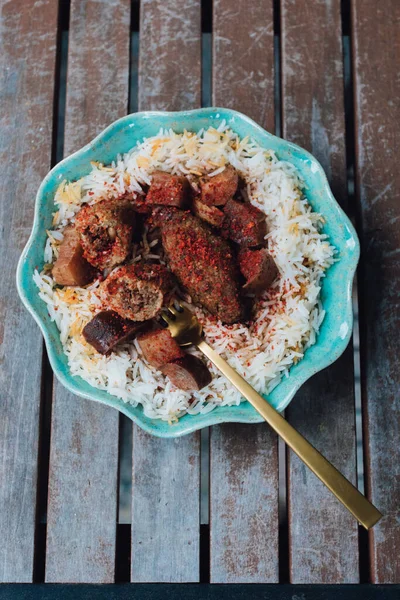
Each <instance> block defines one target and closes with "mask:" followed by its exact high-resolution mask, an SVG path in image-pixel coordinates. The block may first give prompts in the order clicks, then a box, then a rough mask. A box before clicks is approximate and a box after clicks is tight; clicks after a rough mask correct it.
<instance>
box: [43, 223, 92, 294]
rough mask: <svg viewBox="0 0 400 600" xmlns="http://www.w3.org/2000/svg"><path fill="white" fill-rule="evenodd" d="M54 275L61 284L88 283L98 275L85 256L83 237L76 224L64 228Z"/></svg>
mask: <svg viewBox="0 0 400 600" xmlns="http://www.w3.org/2000/svg"><path fill="white" fill-rule="evenodd" d="M53 277H54V280H55V281H56V283H58V284H59V285H86V284H87V283H90V282H91V281H93V279H94V278H95V277H96V271H95V269H93V267H92V266H91V265H90V264H89V263H88V262H87V260H86V259H85V258H84V256H83V248H82V244H81V237H80V235H79V233H78V232H77V230H76V229H75V227H74V226H71V225H70V226H69V227H66V228H65V229H64V239H63V241H62V242H61V244H60V246H59V253H58V258H57V260H56V262H55V263H54V266H53Z"/></svg>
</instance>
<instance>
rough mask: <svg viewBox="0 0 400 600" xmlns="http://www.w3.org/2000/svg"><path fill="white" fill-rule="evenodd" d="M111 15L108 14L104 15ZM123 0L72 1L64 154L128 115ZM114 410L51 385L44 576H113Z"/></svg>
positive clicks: (101, 579)
mask: <svg viewBox="0 0 400 600" xmlns="http://www.w3.org/2000/svg"><path fill="white" fill-rule="evenodd" d="M110 14H112V18H110ZM129 29H130V1H129V0H112V1H111V2H110V1H105V0H103V1H99V0H73V1H72V5H71V22H70V38H69V53H68V82H67V100H66V117H65V153H70V152H72V151H74V150H77V149H78V148H79V146H82V145H83V144H85V143H87V142H88V141H89V140H90V139H91V138H93V137H94V136H95V135H96V134H97V133H99V132H100V131H101V130H102V129H103V128H104V127H105V126H106V125H108V124H109V123H111V122H112V121H113V120H115V119H116V118H118V117H122V116H123V115H124V114H126V111H127V106H128V75H129V36H130V33H129ZM118 421H119V415H118V412H117V411H115V410H113V409H111V408H108V407H105V406H101V405H100V404H96V403H93V402H89V401H86V400H83V399H82V398H76V397H74V396H72V395H71V394H70V393H68V392H67V391H66V390H65V389H64V388H63V387H62V386H61V385H60V384H58V383H56V384H55V387H54V402H53V414H52V434H51V449H50V475H49V501H48V525H47V554H46V581H48V582H76V583H81V582H87V583H106V582H113V581H114V567H115V542H116V519H117V499H118V494H117V488H118Z"/></svg>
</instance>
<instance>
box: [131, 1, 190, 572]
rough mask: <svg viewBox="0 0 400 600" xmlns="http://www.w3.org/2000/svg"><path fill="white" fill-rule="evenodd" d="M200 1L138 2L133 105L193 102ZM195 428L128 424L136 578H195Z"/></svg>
mask: <svg viewBox="0 0 400 600" xmlns="http://www.w3.org/2000/svg"><path fill="white" fill-rule="evenodd" d="M200 9H201V4H200V0H189V1H188V2H186V1H185V2H184V1H183V0H178V1H175V0H151V1H149V0H145V1H143V2H142V3H141V25H140V27H141V30H140V31H141V33H140V48H139V64H140V68H139V110H147V109H152V110H184V109H189V108H197V107H198V106H199V105H200V97H201V93H200V92H201V74H200V65H201V39H200ZM199 453H200V435H199V433H198V432H197V433H194V434H193V435H189V436H185V437H183V438H181V439H175V440H173V439H170V440H162V439H159V438H153V437H151V436H149V435H148V434H146V433H144V432H143V431H142V430H141V429H139V428H138V427H136V426H134V427H133V458H132V465H133V466H132V469H133V484H132V558H131V580H132V581H135V582H160V583H162V582H196V581H199V561H200V559H199V535H200V455H199Z"/></svg>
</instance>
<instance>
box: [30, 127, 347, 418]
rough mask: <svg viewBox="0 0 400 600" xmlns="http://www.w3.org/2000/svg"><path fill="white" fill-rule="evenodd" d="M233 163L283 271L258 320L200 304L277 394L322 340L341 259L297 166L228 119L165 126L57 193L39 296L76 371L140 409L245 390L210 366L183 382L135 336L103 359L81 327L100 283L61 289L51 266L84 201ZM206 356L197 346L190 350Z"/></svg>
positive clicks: (220, 341)
mask: <svg viewBox="0 0 400 600" xmlns="http://www.w3.org/2000/svg"><path fill="white" fill-rule="evenodd" d="M227 163H230V164H232V165H233V166H234V167H235V168H236V169H237V170H238V172H239V173H240V175H241V176H242V177H243V178H244V179H245V181H246V183H247V195H248V198H249V199H250V201H251V202H252V203H253V204H254V205H255V206H257V207H258V208H260V209H262V210H263V211H264V212H265V214H266V218H267V224H268V231H269V233H268V235H267V244H268V249H269V251H270V253H271V254H272V256H273V257H274V259H275V262H276V264H277V266H278V268H279V271H280V278H279V279H278V280H277V281H276V283H275V284H274V287H273V288H271V289H270V290H268V291H267V292H266V293H265V294H264V295H263V296H262V297H261V298H260V299H259V300H258V301H257V304H256V311H255V317H254V319H253V321H252V322H251V324H250V326H249V327H247V326H245V325H243V324H235V325H229V326H226V325H222V324H221V323H220V322H216V321H215V319H211V318H209V317H208V316H207V315H206V314H205V313H204V312H203V311H202V310H201V309H200V308H198V307H196V308H195V311H196V314H197V315H198V317H199V319H200V320H201V321H202V322H203V324H204V331H205V335H206V339H207V341H208V342H209V343H210V344H211V346H213V347H214V348H215V349H216V350H217V352H219V353H220V354H221V355H222V356H223V357H224V358H226V359H227V360H228V362H229V363H230V364H231V365H232V367H234V368H235V369H236V370H237V371H239V373H241V374H242V375H243V376H244V377H245V378H246V379H247V380H248V381H249V382H250V383H251V384H252V385H253V386H254V387H255V388H256V390H258V391H259V392H263V393H268V392H270V391H271V390H272V389H273V388H274V387H275V386H277V385H278V384H279V382H280V381H281V378H282V377H285V376H287V375H288V372H289V369H290V367H291V365H293V364H294V363H295V362H297V361H298V360H300V359H301V358H302V357H303V353H304V351H305V349H306V348H307V347H309V346H310V345H312V344H314V343H315V341H316V336H317V334H318V330H319V327H320V325H321V323H322V320H323V318H324V310H323V308H322V306H321V304H320V301H319V293H320V285H321V278H322V277H324V274H325V271H326V269H327V268H328V267H329V266H330V265H331V264H332V263H333V261H334V252H335V251H334V248H333V247H332V246H331V245H330V244H329V241H328V239H327V236H326V235H324V234H323V233H321V227H322V224H323V218H322V217H321V215H319V214H317V213H315V212H313V211H312V210H311V207H310V205H309V204H308V202H307V200H306V198H305V196H304V194H303V191H302V190H303V188H304V184H303V182H302V181H301V180H300V178H299V175H298V173H297V172H296V170H295V168H294V166H293V165H292V164H290V163H287V162H284V161H281V160H279V158H278V157H277V156H276V155H275V154H274V152H272V151H271V150H268V149H264V148H261V147H260V146H258V145H257V144H256V143H255V142H254V141H252V140H251V139H249V138H248V137H246V138H244V139H239V137H238V136H237V135H236V134H235V133H234V132H233V131H232V130H230V129H229V128H227V127H226V125H225V123H222V124H221V125H220V127H219V128H218V129H217V130H216V129H214V128H210V129H208V130H206V131H200V132H198V133H197V134H194V133H192V132H185V133H183V134H177V133H174V132H173V131H172V130H161V131H160V132H159V134H158V135H157V136H155V137H152V138H148V139H145V140H144V141H143V142H142V143H138V144H137V146H136V147H134V148H133V149H132V150H131V151H130V152H128V153H127V154H125V155H124V156H118V157H117V158H116V160H115V161H114V162H113V163H112V164H111V165H110V166H107V167H105V166H103V165H101V164H92V167H93V168H92V171H91V172H90V173H89V175H87V176H86V177H83V178H82V179H80V180H79V181H76V182H67V181H63V182H62V183H61V185H60V186H59V188H58V190H57V192H56V194H55V198H54V203H55V208H56V212H55V213H54V215H53V229H52V230H51V231H48V232H47V233H48V239H47V242H46V246H45V249H44V262H45V266H44V269H43V271H42V272H41V273H39V272H38V271H35V274H34V280H35V282H36V284H37V286H38V288H39V290H40V291H39V295H40V297H41V298H42V300H43V301H44V302H46V304H47V307H48V311H49V315H50V317H51V318H52V320H54V321H55V323H56V325H57V327H58V329H59V330H60V339H61V342H62V344H63V347H64V351H65V353H66V355H67V357H68V363H69V367H70V370H71V374H72V375H79V376H80V377H82V378H83V379H85V380H86V381H87V382H89V383H90V384H91V385H92V386H94V387H96V388H100V389H103V390H107V391H108V392H109V393H110V394H112V395H114V396H117V397H118V398H121V399H122V400H123V401H124V402H129V403H131V404H132V405H134V406H136V405H137V404H141V405H142V406H143V409H144V412H145V414H146V415H147V416H149V417H152V418H159V419H163V420H166V421H170V422H172V421H174V420H176V419H177V418H179V417H180V416H181V415H183V414H185V413H190V414H197V413H206V412H209V411H210V410H212V409H213V408H214V407H215V406H217V405H235V404H239V403H240V401H241V397H240V394H239V393H238V392H237V391H236V390H235V389H234V388H233V387H232V386H231V385H230V384H229V383H228V382H227V381H226V379H225V378H224V377H223V376H222V375H220V374H219V373H218V371H217V370H216V369H215V368H214V367H213V366H212V365H211V364H210V363H208V366H209V368H210V370H211V372H212V375H213V379H212V382H211V384H210V385H209V386H208V387H206V388H204V389H203V390H201V391H200V392H196V393H188V392H183V391H181V390H179V389H176V388H175V387H174V386H173V385H172V384H171V383H170V381H169V380H168V379H167V378H165V377H164V376H163V375H162V374H161V373H160V372H159V371H157V370H155V369H154V368H152V367H150V366H149V365H148V363H147V362H146V361H145V360H144V358H143V356H142V355H141V352H140V348H139V345H138V344H137V342H136V341H133V342H131V343H129V344H125V345H124V346H121V347H119V348H118V350H116V351H115V352H112V353H111V355H110V356H102V355H100V354H98V353H97V352H95V350H94V349H93V348H92V347H91V346H90V345H88V344H87V343H86V342H85V340H84V339H83V337H82V335H81V332H82V328H83V327H84V325H85V324H86V323H87V322H88V321H89V320H90V319H91V318H92V317H93V315H94V314H96V312H98V311H99V310H100V301H99V299H98V297H97V295H96V288H97V287H98V285H99V282H98V281H95V282H94V283H93V284H91V285H90V286H88V287H87V288H67V287H65V288H60V287H59V286H56V284H55V282H54V280H53V279H52V277H51V264H52V262H53V261H54V260H55V259H56V258H57V256H58V245H59V243H60V241H61V240H62V237H63V236H62V231H63V228H64V227H65V226H66V225H67V224H68V223H70V222H73V221H74V217H75V215H76V213H77V212H78V211H79V209H80V208H81V206H82V205H83V204H84V203H91V204H93V203H95V202H98V201H99V200H102V199H104V198H114V197H119V196H121V195H122V194H125V193H126V192H138V193H143V192H142V187H141V186H142V185H143V184H149V183H150V182H151V173H152V171H154V170H156V169H162V170H164V171H168V172H171V173H175V174H184V175H186V176H187V177H188V178H189V179H190V180H191V181H192V183H193V186H194V187H195V186H196V182H195V179H196V178H197V177H198V176H200V175H203V174H205V173H207V174H209V175H217V174H218V173H220V172H222V171H223V169H224V167H225V165H226V164H227ZM155 245H156V242H155V241H153V242H151V243H150V244H149V243H148V242H147V239H146V238H145V237H144V240H143V242H142V243H141V244H137V245H135V247H134V252H133V260H140V259H141V258H153V259H156V260H162V257H160V256H159V255H158V254H157V253H156V252H154V250H153V248H154V246H155ZM190 351H191V352H194V353H197V351H196V350H190Z"/></svg>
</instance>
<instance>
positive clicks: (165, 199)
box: [146, 171, 190, 208]
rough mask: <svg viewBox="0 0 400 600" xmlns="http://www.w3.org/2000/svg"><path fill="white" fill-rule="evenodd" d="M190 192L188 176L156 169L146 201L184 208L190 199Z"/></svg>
mask: <svg viewBox="0 0 400 600" xmlns="http://www.w3.org/2000/svg"><path fill="white" fill-rule="evenodd" d="M189 192H190V184H189V182H188V180H187V179H186V177H179V176H178V175H171V174H170V173H165V172H164V171H154V173H153V174H152V179H151V185H150V189H149V191H148V192H147V196H146V201H147V203H148V204H153V205H154V204H160V205H163V206H176V207H178V208H182V207H183V206H184V205H185V204H186V202H187V200H188V196H189Z"/></svg>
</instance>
